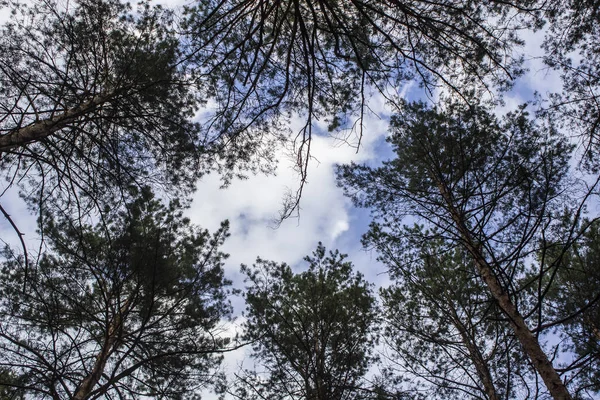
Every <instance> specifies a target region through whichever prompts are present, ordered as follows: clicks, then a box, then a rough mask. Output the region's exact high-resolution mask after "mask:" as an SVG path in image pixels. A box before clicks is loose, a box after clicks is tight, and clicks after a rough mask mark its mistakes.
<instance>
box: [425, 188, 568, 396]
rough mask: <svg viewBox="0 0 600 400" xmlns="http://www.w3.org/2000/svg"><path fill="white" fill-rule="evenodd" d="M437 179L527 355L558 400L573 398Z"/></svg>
mask: <svg viewBox="0 0 600 400" xmlns="http://www.w3.org/2000/svg"><path fill="white" fill-rule="evenodd" d="M435 178H436V181H437V185H438V189H439V191H440V194H441V195H442V197H443V198H444V201H445V202H446V206H447V207H448V211H450V214H451V217H452V220H453V221H454V223H455V224H456V227H457V228H458V231H459V233H460V236H461V239H462V240H463V242H464V244H465V247H466V248H467V251H468V252H469V253H470V254H471V256H472V257H473V261H474V262H475V266H476V268H477V270H478V272H479V274H480V275H481V277H482V279H483V281H484V282H485V284H486V285H487V287H488V288H489V290H490V292H491V293H492V296H493V297H494V299H495V300H496V302H497V303H498V305H499V306H500V308H501V309H502V311H503V312H504V314H505V315H506V316H507V317H508V319H509V321H510V326H511V327H512V329H513V331H514V333H515V336H516V337H517V339H518V340H519V342H520V343H521V346H522V347H523V350H524V351H525V354H527V356H528V357H529V360H530V361H531V363H532V364H533V366H534V368H535V369H536V371H537V372H538V374H539V375H540V377H541V378H542V380H543V381H544V384H545V385H546V387H547V388H548V391H549V392H550V395H551V396H552V397H553V398H554V399H555V400H571V399H572V397H571V395H570V394H569V392H568V390H567V388H566V386H565V385H564V383H563V382H562V380H561V379H560V376H559V375H558V373H557V372H556V370H555V369H554V366H553V365H552V363H551V362H550V360H549V359H548V356H546V353H544V351H543V350H542V347H541V346H540V343H539V342H538V340H537V338H536V337H535V336H534V335H533V333H532V332H531V329H529V327H528V326H527V324H526V323H525V320H524V319H523V316H522V315H521V314H520V313H519V311H518V310H517V307H516V306H515V304H514V303H513V302H512V300H511V299H510V296H509V295H508V293H506V292H505V291H504V289H503V288H502V285H501V284H500V282H499V281H498V279H497V278H496V276H495V275H494V272H493V269H492V266H491V265H490V264H489V263H488V262H487V260H486V259H485V257H484V255H483V253H482V251H481V247H480V246H478V245H477V241H476V240H475V239H474V238H473V236H472V234H471V232H470V231H469V229H468V228H467V226H466V224H465V221H464V218H462V216H461V214H460V213H459V211H458V210H457V209H456V208H455V207H454V202H453V201H452V196H451V195H450V193H449V191H448V190H447V188H446V186H445V185H444V184H443V182H441V181H440V180H439V179H438V178H437V177H435Z"/></svg>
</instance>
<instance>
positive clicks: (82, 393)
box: [73, 298, 131, 400]
mask: <svg viewBox="0 0 600 400" xmlns="http://www.w3.org/2000/svg"><path fill="white" fill-rule="evenodd" d="M130 303H131V298H128V299H127V301H125V303H124V304H123V305H122V306H121V307H120V308H119V311H118V313H117V315H115V316H114V317H113V318H112V320H111V322H110V324H109V325H108V329H107V332H106V336H105V338H104V343H103V344H102V349H101V350H100V353H98V355H97V356H96V361H95V362H94V366H93V367H92V370H91V371H90V373H89V374H88V375H87V376H86V377H85V378H83V380H82V381H81V383H79V385H78V386H77V389H75V393H74V394H73V400H84V399H87V398H88V396H89V395H90V393H91V392H92V390H93V389H94V386H96V384H97V383H98V382H99V381H100V377H101V376H102V374H103V373H104V368H105V367H106V362H107V361H108V358H109V357H110V355H111V354H112V352H113V351H114V349H115V345H116V344H117V339H118V338H119V332H120V330H121V326H122V323H123V314H125V313H126V312H127V309H128V308H129V304H130Z"/></svg>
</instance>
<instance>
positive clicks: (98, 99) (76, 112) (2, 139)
mask: <svg viewBox="0 0 600 400" xmlns="http://www.w3.org/2000/svg"><path fill="white" fill-rule="evenodd" d="M113 97H114V93H105V94H102V95H98V96H95V97H94V98H92V99H91V100H89V101H86V102H85V103H82V104H80V105H79V106H77V107H73V108H70V109H68V110H67V111H65V112H63V113H61V114H58V115H55V116H54V117H52V118H48V119H43V120H40V121H36V122H34V123H32V124H30V125H27V126H25V127H23V128H18V129H15V130H13V131H10V132H9V133H7V134H5V135H1V136H0V153H2V152H6V151H9V150H12V149H14V148H17V147H21V146H24V145H26V144H28V143H32V142H37V141H40V140H42V139H45V138H46V137H48V136H50V135H51V134H52V133H54V132H56V131H58V130H60V129H63V128H65V127H67V126H69V125H70V124H72V123H73V122H75V121H76V120H77V119H78V118H80V117H81V116H84V115H86V114H89V113H91V112H92V111H94V110H95V109H96V108H98V107H99V106H100V105H102V104H104V103H106V102H107V101H109V100H110V99H111V98H113Z"/></svg>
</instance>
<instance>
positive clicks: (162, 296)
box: [0, 190, 231, 399]
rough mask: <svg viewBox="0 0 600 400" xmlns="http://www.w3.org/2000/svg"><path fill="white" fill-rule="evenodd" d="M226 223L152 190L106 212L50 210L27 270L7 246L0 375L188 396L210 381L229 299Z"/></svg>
mask: <svg viewBox="0 0 600 400" xmlns="http://www.w3.org/2000/svg"><path fill="white" fill-rule="evenodd" d="M227 228H228V226H227V223H224V224H223V225H222V227H221V228H220V229H219V230H218V231H217V232H215V233H214V234H210V233H209V232H208V231H206V230H201V229H199V228H197V227H195V226H193V225H191V224H190V223H189V220H187V219H185V218H182V216H181V211H180V210H178V208H177V207H176V204H172V205H171V206H169V207H165V206H163V205H161V204H160V203H159V202H158V201H157V200H155V199H153V196H152V194H151V193H150V192H149V191H147V190H145V191H143V192H142V193H140V195H139V197H138V198H137V199H136V200H135V201H133V202H132V203H129V204H128V207H127V208H126V210H123V211H121V212H115V213H113V214H112V215H111V218H110V222H108V223H107V224H98V225H95V226H90V225H85V226H82V225H80V221H78V220H75V221H73V220H72V219H70V218H68V216H62V217H60V218H53V219H52V220H50V221H47V222H46V223H45V224H43V229H44V234H45V236H46V241H45V243H46V246H47V249H46V250H45V251H44V252H43V253H42V254H40V259H39V261H38V262H37V263H36V264H35V266H33V265H30V266H29V271H27V266H26V265H24V262H23V259H22V258H19V257H15V256H14V255H13V254H12V253H11V251H10V249H7V250H6V253H7V254H5V257H7V258H8V261H7V262H5V263H4V264H3V266H2V270H1V279H0V295H1V302H0V315H1V318H0V320H1V321H0V350H1V351H0V366H1V367H2V368H8V369H9V370H10V372H11V374H2V375H0V379H2V381H1V382H0V386H4V385H5V386H7V387H14V388H16V389H19V390H21V391H22V392H23V393H25V394H26V395H27V396H28V397H29V396H31V397H32V398H48V397H51V398H53V399H63V398H65V399H66V398H70V399H95V398H101V397H105V396H108V397H113V396H125V397H127V398H131V397H136V398H137V397H140V396H151V397H161V398H162V397H167V398H180V397H181V396H182V395H184V394H188V393H189V394H193V393H194V391H195V390H196V389H197V388H202V387H205V386H207V385H211V384H212V383H214V379H215V378H214V376H215V374H216V373H217V370H216V367H217V366H218V365H219V362H220V353H222V352H223V351H225V350H226V348H227V344H228V339H227V338H225V337H221V336H220V333H219V326H220V324H221V320H222V319H223V318H225V317H227V316H228V315H229V313H230V311H231V310H230V306H229V302H228V300H227V290H226V286H227V285H228V284H229V282H228V281H227V280H226V279H225V278H224V276H223V260H224V259H225V258H226V255H225V254H223V253H222V252H221V251H220V249H219V247H220V246H221V245H222V243H223V240H224V239H225V238H226V237H227V235H228V233H227ZM24 285H26V286H25V287H24Z"/></svg>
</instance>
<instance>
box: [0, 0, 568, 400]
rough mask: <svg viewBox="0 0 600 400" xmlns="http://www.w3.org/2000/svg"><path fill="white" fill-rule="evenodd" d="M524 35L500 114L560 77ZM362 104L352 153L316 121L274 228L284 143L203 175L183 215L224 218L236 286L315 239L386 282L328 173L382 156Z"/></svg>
mask: <svg viewBox="0 0 600 400" xmlns="http://www.w3.org/2000/svg"><path fill="white" fill-rule="evenodd" d="M175 4H176V3H175ZM5 18H6V15H0V21H2V20H3V19H5ZM525 38H526V44H525V46H524V47H523V49H522V51H523V54H524V55H525V59H526V62H527V64H526V65H527V67H528V69H529V71H528V73H526V74H525V75H524V76H523V77H521V78H519V79H518V81H517V82H516V84H515V89H514V90H513V91H511V92H510V93H509V94H508V95H506V97H505V106H503V107H500V108H499V109H498V112H499V113H504V112H505V111H508V110H512V109H514V108H515V107H516V106H517V105H518V104H521V103H523V102H524V101H526V100H528V99H530V98H531V96H532V94H533V93H534V92H536V91H537V92H539V93H541V94H542V95H547V94H548V93H549V92H557V91H559V90H560V79H559V77H558V76H557V75H556V73H554V72H553V71H549V70H547V68H546V67H545V66H544V65H543V63H542V61H541V58H540V56H541V55H542V50H541V48H540V44H541V40H542V38H543V34H541V33H537V34H527V35H526V36H525ZM415 90H417V89H416V88H415V87H414V86H413V85H410V84H407V86H406V87H404V88H403V91H404V92H405V93H413V94H414V91H415ZM369 106H370V108H371V110H372V111H373V112H372V113H370V114H368V115H367V116H366V118H365V120H364V137H363V139H362V145H361V147H360V149H359V150H358V152H357V151H356V148H354V147H350V146H348V145H345V144H343V143H341V141H340V140H338V139H335V138H333V137H331V136H329V135H328V134H327V133H326V129H324V126H321V127H317V128H320V129H318V131H319V132H320V134H319V135H317V136H316V137H315V138H314V139H313V143H312V157H313V159H312V161H311V163H310V165H309V170H308V180H307V185H306V187H305V189H304V192H303V195H302V199H301V202H300V212H299V216H298V217H297V218H289V219H287V220H285V221H283V222H282V223H281V224H280V226H279V227H274V224H273V221H275V220H276V219H277V217H278V215H279V211H280V209H281V207H282V200H283V198H284V196H285V194H286V192H287V191H288V190H292V191H295V189H296V188H297V186H298V184H299V177H298V175H297V174H296V172H295V171H294V169H293V163H294V160H293V157H292V156H291V155H290V154H289V153H286V151H285V150H284V149H280V150H279V152H278V157H277V158H278V159H279V165H278V168H277V172H276V175H274V176H265V175H256V176H250V177H249V178H248V179H247V180H243V181H233V182H232V183H231V185H230V186H229V187H227V188H226V189H220V186H221V181H220V180H219V177H218V175H216V174H211V175H207V176H205V177H204V178H203V179H202V180H201V181H199V182H198V185H197V190H196V193H195V195H194V197H193V202H192V204H191V207H190V208H189V210H187V212H186V214H187V216H189V217H190V219H191V220H192V222H194V223H195V224H198V225H199V226H201V227H202V228H207V229H209V230H211V231H214V230H216V229H217V228H218V227H219V225H220V222H221V221H222V220H224V219H228V220H229V221H230V226H231V237H230V238H229V239H228V240H227V241H226V243H225V245H224V248H223V250H224V251H225V252H227V253H229V254H230V257H229V259H228V260H227V262H226V266H225V269H226V276H227V277H228V278H229V279H232V280H233V282H234V287H237V288H241V287H243V282H242V277H241V276H240V274H239V269H240V265H241V264H252V263H253V262H254V261H255V260H256V258H257V257H259V256H260V257H261V258H264V259H268V260H273V261H277V262H286V263H288V264H289V265H291V266H292V267H293V268H294V269H295V270H296V271H299V270H302V269H303V268H305V266H304V265H303V262H302V259H303V257H304V256H306V255H309V254H310V253H311V252H312V251H313V250H314V249H315V248H316V246H317V243H318V242H322V243H323V244H324V245H325V246H326V247H327V248H328V249H332V250H333V249H339V250H340V252H342V253H346V254H348V255H349V260H350V261H352V262H353V263H354V266H355V269H356V270H358V271H360V272H362V273H363V274H364V275H365V278H366V280H368V281H370V282H372V283H374V284H375V285H376V286H377V287H381V286H386V285H387V284H388V277H387V275H386V274H385V267H384V266H383V265H381V264H379V263H378V262H377V260H376V254H374V253H373V252H370V251H366V250H364V249H363V248H362V246H361V244H360V237H361V235H362V234H363V233H365V232H366V230H367V227H368V224H369V221H370V218H369V212H368V210H363V209H357V208H354V207H353V206H352V204H351V202H350V200H349V199H348V198H346V197H344V195H343V193H342V190H341V188H339V187H337V185H336V180H335V166H336V165H337V164H343V163H348V162H351V161H354V162H358V163H370V164H377V163H379V162H380V161H381V160H382V159H384V158H387V157H388V156H389V149H388V148H387V147H386V144H385V137H386V135H387V120H388V118H389V116H390V110H389V108H388V107H387V106H386V105H385V103H384V102H383V100H382V99H381V97H380V96H374V97H372V98H371V101H370V103H369ZM301 122H302V121H301V118H299V117H297V118H295V119H294V120H293V121H292V125H293V126H292V128H293V129H294V126H295V127H296V131H297V130H299V128H300V126H301ZM2 184H4V183H0V185H2ZM1 190H2V188H1V186H0V191H1ZM0 203H1V204H2V205H3V206H4V207H5V208H6V209H7V211H8V212H9V213H10V214H11V215H14V216H17V217H18V219H19V221H20V222H21V225H20V227H21V229H22V230H24V231H26V241H27V243H28V247H29V246H30V245H35V243H36V235H35V229H34V227H35V218H33V217H32V216H29V215H28V214H27V211H26V208H25V206H24V205H23V204H22V202H21V200H20V199H19V198H18V196H17V194H16V192H15V191H11V192H9V193H7V194H6V195H4V196H2V198H1V199H0ZM0 238H2V239H3V240H5V241H6V242H8V243H11V244H15V243H18V242H17V239H18V238H17V237H16V234H15V232H14V231H13V230H12V228H11V227H10V225H9V224H8V222H7V220H6V219H5V218H3V217H1V216H0ZM232 302H233V304H234V307H235V312H234V317H235V318H236V319H235V320H234V321H233V322H231V323H228V324H227V325H226V329H228V330H229V331H230V332H233V331H236V330H239V326H240V324H241V323H242V321H243V318H240V314H241V312H242V311H243V301H242V300H241V299H240V298H233V299H232ZM242 360H246V362H248V358H247V351H246V350H240V351H237V352H234V353H231V354H228V355H226V357H225V366H224V368H225V369H226V370H229V371H231V370H235V369H236V368H237V366H238V365H239V363H240V362H241V361H242ZM210 397H211V396H208V397H206V398H210Z"/></svg>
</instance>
